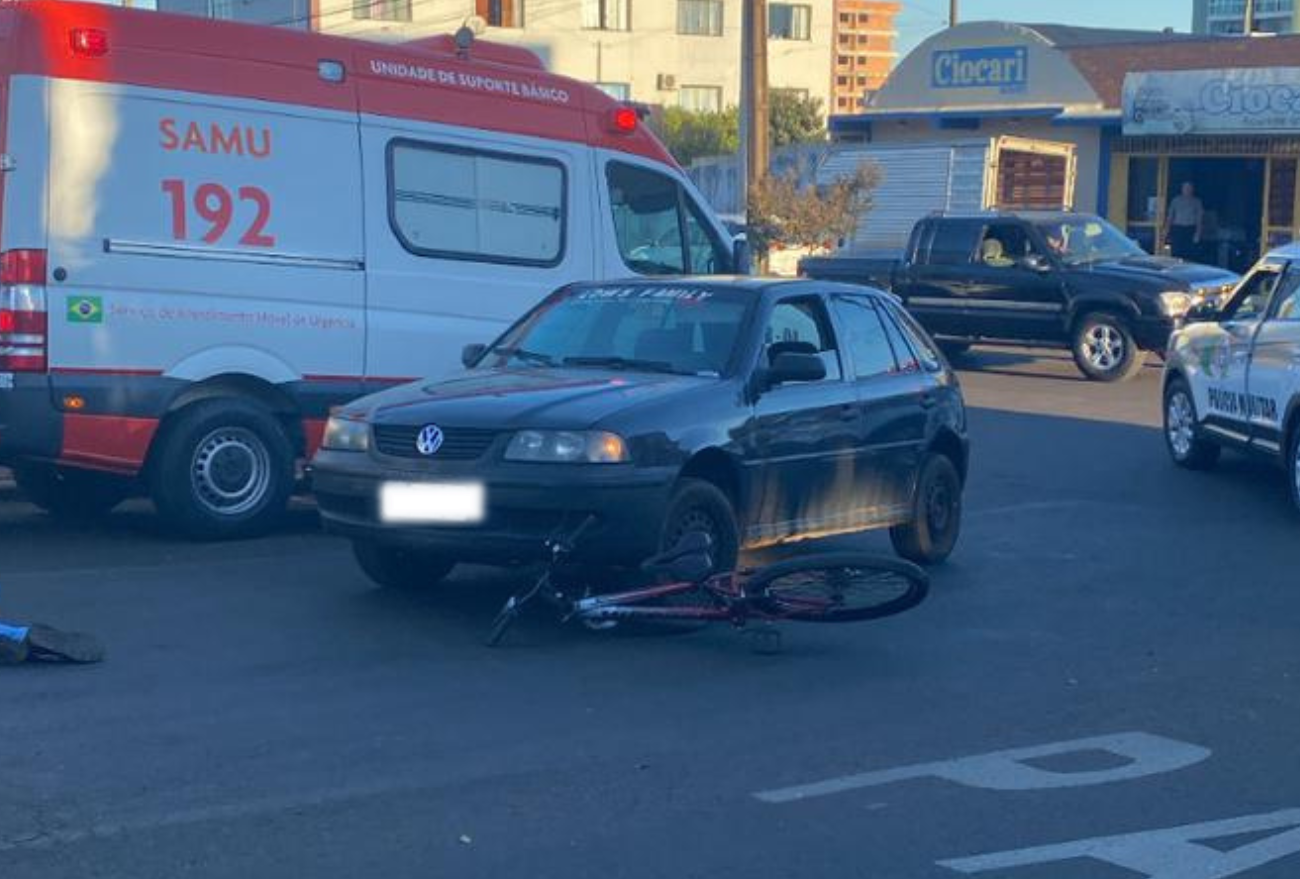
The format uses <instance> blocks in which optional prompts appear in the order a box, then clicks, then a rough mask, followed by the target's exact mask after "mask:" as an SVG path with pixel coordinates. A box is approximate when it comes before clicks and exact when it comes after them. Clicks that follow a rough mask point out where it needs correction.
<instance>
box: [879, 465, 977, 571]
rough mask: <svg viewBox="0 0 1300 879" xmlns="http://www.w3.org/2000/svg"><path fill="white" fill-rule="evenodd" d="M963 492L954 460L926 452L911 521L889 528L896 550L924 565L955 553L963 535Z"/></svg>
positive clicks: (935, 563) (933, 563)
mask: <svg viewBox="0 0 1300 879" xmlns="http://www.w3.org/2000/svg"><path fill="white" fill-rule="evenodd" d="M961 492H962V485H961V474H959V473H958V472H957V467H956V465H954V464H953V462H952V459H950V458H949V457H948V456H947V455H940V454H930V455H927V456H926V458H925V460H924V461H923V462H922V463H921V473H920V476H919V477H918V478H917V481H916V495H915V496H914V497H913V499H912V520H911V521H910V522H908V523H907V524H906V525H896V526H894V527H893V528H891V529H890V531H889V538H890V540H891V542H892V543H893V544H894V551H895V552H897V553H898V554H899V555H900V556H902V557H903V558H905V559H907V560H908V561H912V562H916V563H917V564H921V565H937V564H939V563H940V562H942V561H944V560H945V559H947V558H948V556H950V555H952V551H953V549H954V548H955V547H956V546H957V538H958V536H959V535H960V534H961V506H962V503H961Z"/></svg>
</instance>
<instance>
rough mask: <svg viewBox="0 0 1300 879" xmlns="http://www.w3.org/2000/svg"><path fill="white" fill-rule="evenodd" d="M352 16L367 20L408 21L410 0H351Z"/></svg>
mask: <svg viewBox="0 0 1300 879" xmlns="http://www.w3.org/2000/svg"><path fill="white" fill-rule="evenodd" d="M352 17H353V18H359V19H365V20H368V21H410V20H411V0H352Z"/></svg>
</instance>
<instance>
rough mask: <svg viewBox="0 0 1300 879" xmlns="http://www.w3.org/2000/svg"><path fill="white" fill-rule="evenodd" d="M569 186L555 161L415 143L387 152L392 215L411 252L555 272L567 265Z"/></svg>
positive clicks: (392, 146)
mask: <svg viewBox="0 0 1300 879" xmlns="http://www.w3.org/2000/svg"><path fill="white" fill-rule="evenodd" d="M567 189H568V186H567V182H566V173H565V168H564V166H563V165H562V164H560V163H559V162H556V161H553V160H551V159H543V158H533V157H529V156H520V155H516V154H511V153H497V152H490V151H487V150H476V149H465V148H462V147H452V146H446V145H435V144H431V143H423V142H418V141H412V140H394V141H392V142H391V143H389V146H388V216H389V222H390V224H391V226H392V229H393V233H394V234H395V235H396V236H397V239H398V240H399V241H400V242H401V243H402V246H403V247H405V248H406V249H407V250H408V251H410V252H411V253H414V254H416V255H417V256H427V257H435V258H440V259H460V260H470V261H474V262H490V263H505V264H508V265H525V266H554V265H558V264H559V263H560V262H561V261H562V260H563V259H564V247H565V225H566V222H567V203H566V196H565V193H566V192H567Z"/></svg>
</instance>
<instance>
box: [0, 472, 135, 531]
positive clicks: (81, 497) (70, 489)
mask: <svg viewBox="0 0 1300 879" xmlns="http://www.w3.org/2000/svg"><path fill="white" fill-rule="evenodd" d="M14 482H16V483H17V484H18V490H19V491H20V492H22V494H23V496H24V497H26V498H27V500H29V501H31V502H32V503H33V504H35V505H36V506H38V507H40V508H41V509H42V510H44V511H45V512H47V513H49V514H50V515H51V516H54V517H55V518H58V519H66V520H69V521H85V520H88V519H93V518H96V517H98V516H103V515H105V514H107V513H109V512H111V511H112V509H113V507H116V506H117V505H118V504H120V503H121V502H122V501H124V500H125V499H126V497H127V495H128V494H130V492H131V480H129V479H127V478H126V477H123V476H112V475H110V474H108V473H94V472H91V471H88V470H65V469H63V468H60V467H56V466H54V465H53V464H20V465H19V466H18V467H17V468H16V469H15V470H14Z"/></svg>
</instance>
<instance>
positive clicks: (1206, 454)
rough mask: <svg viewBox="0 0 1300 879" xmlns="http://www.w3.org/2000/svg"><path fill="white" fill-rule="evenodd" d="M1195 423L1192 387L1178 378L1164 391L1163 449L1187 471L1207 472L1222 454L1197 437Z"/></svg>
mask: <svg viewBox="0 0 1300 879" xmlns="http://www.w3.org/2000/svg"><path fill="white" fill-rule="evenodd" d="M1198 423H1199V422H1198V420H1197V417H1196V401H1195V400H1193V399H1192V391H1191V388H1189V387H1188V386H1187V382H1185V381H1183V380H1182V379H1181V378H1177V379H1174V380H1173V381H1171V382H1170V383H1169V387H1167V388H1165V446H1166V447H1167V448H1168V449H1169V457H1170V458H1172V459H1173V461H1174V463H1175V464H1177V465H1178V466H1179V467H1185V468H1186V469H1188V470H1208V469H1210V468H1211V467H1213V466H1214V465H1215V464H1216V463H1218V461H1219V454H1220V453H1221V452H1222V451H1223V449H1222V448H1221V447H1220V446H1219V444H1218V443H1216V442H1213V441H1211V440H1207V439H1205V438H1204V437H1202V436H1200V435H1199V434H1198V432H1197V429H1196V426H1197V424H1198Z"/></svg>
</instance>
